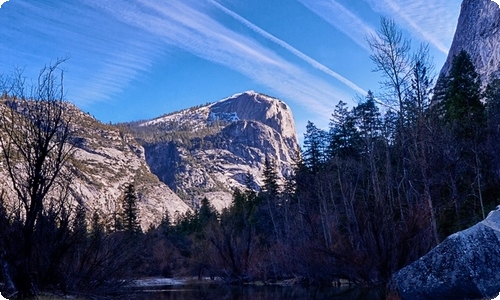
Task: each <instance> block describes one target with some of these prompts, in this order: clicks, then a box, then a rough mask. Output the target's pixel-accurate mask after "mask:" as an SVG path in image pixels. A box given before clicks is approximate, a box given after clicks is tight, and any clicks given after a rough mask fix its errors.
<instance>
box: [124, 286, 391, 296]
mask: <svg viewBox="0 0 500 300" xmlns="http://www.w3.org/2000/svg"><path fill="white" fill-rule="evenodd" d="M384 296H385V294H384V291H381V290H373V289H371V290H370V289H360V288H333V287H329V288H312V287H310V288H305V287H296V286H293V287H288V286H285V287H284V286H243V287H241V286H238V287H236V286H223V285H219V284H200V285H183V286H168V287H162V288H156V289H151V290H146V291H143V292H140V293H133V294H129V295H127V296H125V297H123V296H122V297H120V299H130V300H132V299H135V300H192V299H195V300H212V299H213V300H223V299H231V300H271V299H287V300H294V299H295V300H299V299H318V300H319V299H334V300H335V299H339V300H340V299H342V300H383V299H385V297H384Z"/></svg>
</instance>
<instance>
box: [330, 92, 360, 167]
mask: <svg viewBox="0 0 500 300" xmlns="http://www.w3.org/2000/svg"><path fill="white" fill-rule="evenodd" d="M357 147H358V130H357V128H356V122H355V118H354V116H353V114H352V112H351V111H349V109H348V108H347V103H345V102H342V101H340V102H339V103H338V104H337V105H336V106H335V110H334V112H333V114H332V119H331V120H330V143H329V147H328V159H332V158H334V157H337V156H338V157H347V156H355V155H356V153H357Z"/></svg>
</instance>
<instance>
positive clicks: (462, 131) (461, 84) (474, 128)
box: [443, 50, 485, 138]
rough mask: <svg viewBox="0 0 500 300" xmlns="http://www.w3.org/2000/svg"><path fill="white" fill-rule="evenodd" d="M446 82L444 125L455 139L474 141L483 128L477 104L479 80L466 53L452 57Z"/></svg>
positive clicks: (479, 96)
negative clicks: (479, 130) (449, 129)
mask: <svg viewBox="0 0 500 300" xmlns="http://www.w3.org/2000/svg"><path fill="white" fill-rule="evenodd" d="M446 81H447V91H446V96H445V98H444V101H443V108H444V119H445V122H446V124H447V125H448V126H450V127H451V128H452V131H453V132H454V134H455V135H456V136H457V137H459V138H471V137H474V136H475V135H476V134H477V133H478V129H479V128H484V121H485V120H484V106H483V104H482V103H481V90H480V88H481V79H480V78H479V75H478V74H477V72H476V68H475V67H474V65H473V63H472V61H471V58H470V56H469V54H468V53H467V52H466V51H464V50H462V51H460V53H459V54H458V55H456V56H454V57H453V61H452V66H451V69H450V73H449V74H448V77H447V79H446Z"/></svg>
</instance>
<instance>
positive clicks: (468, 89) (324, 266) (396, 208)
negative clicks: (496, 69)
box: [0, 20, 500, 298]
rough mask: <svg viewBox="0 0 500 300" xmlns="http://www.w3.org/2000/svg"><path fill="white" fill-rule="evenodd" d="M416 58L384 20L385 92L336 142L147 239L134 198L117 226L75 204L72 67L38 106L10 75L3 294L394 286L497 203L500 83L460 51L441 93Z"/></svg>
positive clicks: (0, 213)
mask: <svg viewBox="0 0 500 300" xmlns="http://www.w3.org/2000/svg"><path fill="white" fill-rule="evenodd" d="M409 45H410V43H409V41H407V40H404V39H403V37H402V36H401V33H400V32H399V31H398V30H397V28H396V27H395V25H394V23H393V22H392V21H390V20H383V21H382V27H381V30H380V32H379V34H378V36H376V37H372V38H371V39H370V46H371V48H372V51H373V54H372V59H373V62H374V64H375V71H378V72H381V74H382V75H383V78H384V82H383V90H384V94H383V95H380V96H377V97H376V96H374V95H373V94H372V93H368V95H367V96H366V97H365V98H363V99H360V101H359V104H358V105H357V106H355V107H353V108H349V107H348V106H347V105H346V104H345V103H343V102H340V103H339V104H338V105H337V108H336V110H335V111H334V112H333V115H332V120H331V125H330V128H329V130H322V129H319V128H317V127H316V126H315V125H314V124H313V123H309V124H308V126H307V132H306V134H305V137H304V150H303V153H302V155H298V158H297V165H296V172H295V174H294V176H292V177H291V178H287V180H286V181H285V182H282V181H280V180H279V179H278V175H277V171H276V168H275V166H274V165H273V161H272V159H267V160H266V164H265V170H264V173H263V177H264V184H263V186H262V187H261V189H260V190H259V191H255V190H254V189H253V186H254V180H253V178H251V176H249V175H248V176H247V188H246V189H244V190H236V191H234V197H233V203H232V205H231V206H230V207H228V208H227V209H224V210H223V211H222V212H217V211H216V210H215V209H214V208H213V207H212V206H211V205H210V204H209V202H208V201H207V200H206V199H205V200H203V201H202V202H201V204H200V206H199V207H197V208H196V209H195V211H194V212H192V213H187V214H185V215H177V216H169V215H165V216H164V218H163V220H162V222H161V224H159V225H157V226H154V227H151V228H149V229H148V230H147V231H146V232H143V231H142V230H141V228H140V227H139V225H138V224H139V220H138V212H137V207H136V201H137V196H136V194H135V191H134V186H133V184H129V185H127V186H126V187H124V192H123V198H122V199H120V201H121V205H120V206H119V207H120V209H118V210H117V211H116V212H115V213H114V215H113V216H111V218H105V216H103V215H101V214H100V213H99V212H98V211H95V212H91V213H90V215H89V213H88V211H87V210H86V209H85V206H84V203H77V204H76V205H70V203H69V202H68V194H69V193H70V192H71V191H70V190H69V189H68V184H69V177H70V175H71V174H70V173H69V174H66V171H65V170H66V169H65V168H63V167H64V166H65V164H66V162H67V161H68V159H69V158H70V157H71V154H72V150H73V146H72V132H71V128H72V126H71V124H72V122H71V118H70V116H66V115H64V112H65V109H64V106H65V103H64V101H63V97H62V96H63V94H64V93H63V89H62V80H61V82H60V83H59V82H58V79H59V78H60V77H58V76H57V71H58V65H59V63H60V62H58V63H56V64H55V65H53V66H49V67H47V68H45V69H43V70H42V73H41V75H40V78H39V81H38V85H37V86H36V87H35V88H34V89H33V92H32V94H30V95H29V96H26V94H25V93H24V89H23V86H24V82H23V80H22V79H21V77H19V76H17V77H16V76H11V77H2V78H1V79H2V82H0V83H1V86H0V87H2V88H3V89H4V91H5V92H4V95H3V96H2V101H3V103H4V104H5V110H4V111H2V117H1V119H0V121H1V126H2V135H1V139H0V141H1V143H0V146H1V152H2V167H3V168H5V169H6V171H7V173H8V176H9V179H10V181H11V182H12V184H11V187H12V189H13V190H14V191H15V197H16V198H15V199H6V196H5V194H4V193H2V194H1V196H2V197H0V200H1V204H2V205H1V206H0V271H1V272H0V276H1V282H2V283H3V285H2V286H1V290H2V291H3V292H4V293H6V294H9V293H11V294H13V295H16V296H17V297H18V298H28V297H32V296H33V295H34V294H36V292H37V291H39V290H40V289H43V290H56V291H60V292H67V293H76V294H81V295H95V294H106V293H113V292H116V291H117V290H120V289H121V287H123V286H124V285H126V284H128V282H127V280H128V279H133V278H137V277H146V276H165V277H174V276H196V277H200V278H201V277H211V278H215V277H217V278H222V279H223V280H224V281H225V282H227V283H245V282H252V281H257V280H259V281H263V282H266V283H272V282H275V281H279V280H284V279H291V278H292V279H294V280H295V282H296V283H299V284H305V285H331V284H332V282H336V281H339V280H349V281H350V282H353V283H356V284H359V285H365V286H374V285H381V284H385V283H386V282H387V281H388V280H389V279H390V277H391V275H392V274H393V273H394V272H395V271H397V270H399V269H400V268H402V267H403V266H405V265H407V264H409V263H411V262H412V261H414V260H416V259H417V258H419V257H420V256H422V255H423V254H425V253H426V252H428V251H429V249H431V248H432V247H433V246H435V245H437V244H438V243H439V242H440V241H441V240H442V239H443V238H444V237H446V236H447V235H449V234H451V233H453V232H456V231H458V230H460V229H463V228H466V227H468V226H470V225H472V224H475V223H476V222H478V221H479V220H481V219H483V218H484V217H485V215H486V213H487V212H488V211H489V210H490V209H492V208H493V207H494V206H495V204H496V202H497V200H498V195H499V194H500V193H499V192H500V191H499V189H500V172H499V171H498V170H500V161H499V160H498V157H500V155H499V153H500V151H499V150H500V149H499V147H500V146H499V145H500V144H499V143H498V141H499V140H500V127H499V125H498V124H500V81H498V80H491V81H490V82H489V84H488V85H487V86H486V88H484V89H482V86H483V85H482V84H481V81H480V78H479V76H478V75H477V73H476V71H475V68H474V66H473V64H472V63H471V60H470V57H469V56H468V54H467V53H465V52H461V53H460V54H459V55H457V56H456V57H455V59H454V61H453V66H452V69H451V71H450V74H448V76H447V77H442V78H441V79H440V80H439V82H438V84H437V85H436V86H435V89H434V90H433V89H432V87H433V86H434V84H433V82H432V76H431V73H432V64H431V62H430V59H429V57H428V53H427V48H426V47H425V46H422V47H420V48H419V49H418V50H417V51H415V52H414V53H412V52H411V51H410V47H409ZM431 98H432V99H433V102H432V104H431ZM299 157H301V158H299ZM49 192H50V193H49ZM55 192H57V195H59V196H58V197H54V195H55V194H56V193H55ZM47 195H51V196H50V197H49V196H47ZM72 196H73V197H74V198H75V199H78V195H76V196H75V195H72Z"/></svg>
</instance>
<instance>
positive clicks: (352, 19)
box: [297, 0, 376, 50]
mask: <svg viewBox="0 0 500 300" xmlns="http://www.w3.org/2000/svg"><path fill="white" fill-rule="evenodd" d="M297 1H299V2H300V3H302V5H304V6H305V7H307V8H308V9H309V10H311V11H312V12H314V13H315V14H316V15H318V16H319V17H321V18H322V19H323V20H325V21H326V22H328V23H329V24H330V25H332V26H333V27H335V28H336V29H337V30H339V31H341V32H342V33H344V34H345V35H346V36H348V37H349V38H350V39H351V40H353V41H354V42H355V43H356V44H358V45H359V46H360V47H362V48H364V49H366V50H370V48H369V46H368V43H367V42H366V37H368V36H372V35H375V33H376V30H375V29H374V28H373V27H372V26H370V25H369V24H368V23H366V22H365V21H363V20H362V19H361V18H359V17H358V16H357V15H356V14H354V13H353V12H352V11H350V10H349V9H347V8H346V7H345V6H343V5H342V4H340V3H338V2H337V1H335V0H314V1H310V0H297Z"/></svg>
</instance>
